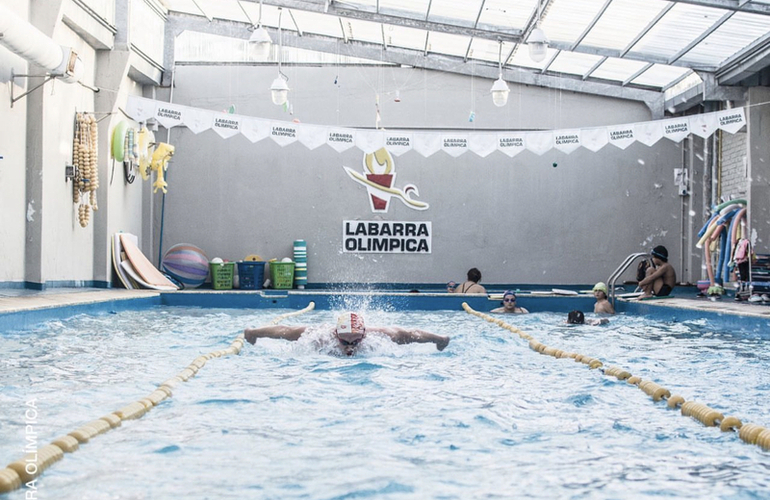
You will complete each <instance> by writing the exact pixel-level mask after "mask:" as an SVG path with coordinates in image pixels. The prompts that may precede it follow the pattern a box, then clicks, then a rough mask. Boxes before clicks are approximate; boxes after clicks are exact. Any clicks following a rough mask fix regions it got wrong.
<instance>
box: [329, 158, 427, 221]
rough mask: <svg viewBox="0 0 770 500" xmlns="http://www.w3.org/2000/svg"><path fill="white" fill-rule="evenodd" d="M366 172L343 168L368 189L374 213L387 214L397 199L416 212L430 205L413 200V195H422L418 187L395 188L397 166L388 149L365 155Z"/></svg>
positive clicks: (410, 185) (412, 185)
mask: <svg viewBox="0 0 770 500" xmlns="http://www.w3.org/2000/svg"><path fill="white" fill-rule="evenodd" d="M363 164H364V171H363V173H362V174H361V173H358V172H356V171H355V170H353V169H352V168H348V167H345V166H343V167H342V168H344V169H345V172H347V174H348V175H349V176H350V178H351V179H353V180H354V181H356V182H358V183H359V184H361V185H363V186H364V187H366V191H367V193H368V194H369V204H370V205H371V207H372V212H387V211H388V207H389V206H390V199H391V198H393V197H395V198H397V199H399V200H401V201H402V202H403V203H404V204H405V205H406V206H407V207H409V208H413V209H414V210H426V209H427V208H428V207H429V206H430V205H428V204H427V203H425V202H424V201H418V200H413V199H412V193H414V194H415V195H416V196H419V195H420V192H419V191H418V190H417V186H415V185H414V184H407V185H406V186H404V188H403V189H398V188H395V187H393V185H394V184H395V182H396V173H395V172H394V167H395V164H394V162H393V157H392V156H391V155H390V153H389V152H388V150H387V149H385V148H380V149H378V150H377V151H375V152H374V153H367V154H365V155H364V161H363ZM378 170H379V171H381V173H378V172H377V171H378Z"/></svg>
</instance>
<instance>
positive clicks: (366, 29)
mask: <svg viewBox="0 0 770 500" xmlns="http://www.w3.org/2000/svg"><path fill="white" fill-rule="evenodd" d="M342 24H343V25H344V26H345V29H346V30H347V32H348V36H349V37H350V38H351V39H352V40H360V41H362V42H371V43H382V25H381V24H380V23H373V22H371V21H361V20H360V19H350V18H343V19H342Z"/></svg>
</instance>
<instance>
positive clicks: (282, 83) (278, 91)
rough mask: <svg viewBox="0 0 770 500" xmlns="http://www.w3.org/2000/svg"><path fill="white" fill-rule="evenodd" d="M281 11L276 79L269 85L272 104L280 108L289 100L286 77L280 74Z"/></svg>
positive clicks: (279, 10) (280, 11)
mask: <svg viewBox="0 0 770 500" xmlns="http://www.w3.org/2000/svg"><path fill="white" fill-rule="evenodd" d="M282 15H283V9H281V8H280V7H279V8H278V77H277V78H276V79H275V80H273V84H272V85H270V98H271V99H272V100H273V104H275V105H278V106H281V105H283V104H286V101H287V100H288V99H289V90H291V89H289V84H288V83H287V81H288V79H289V78H288V77H287V76H286V75H284V74H283V73H282V72H281V58H282V57H283V35H282V33H281V16H282Z"/></svg>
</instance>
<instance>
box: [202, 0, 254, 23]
mask: <svg viewBox="0 0 770 500" xmlns="http://www.w3.org/2000/svg"><path fill="white" fill-rule="evenodd" d="M196 2H197V3H198V5H200V8H201V9H202V10H203V11H204V12H205V13H206V14H208V15H209V16H211V17H213V18H216V19H230V20H233V21H241V22H248V21H247V19H246V14H244V13H243V10H242V9H241V8H240V6H238V2H236V1H235V0H196ZM198 12H199V13H200V11H198Z"/></svg>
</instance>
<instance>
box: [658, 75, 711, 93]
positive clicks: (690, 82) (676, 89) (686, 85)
mask: <svg viewBox="0 0 770 500" xmlns="http://www.w3.org/2000/svg"><path fill="white" fill-rule="evenodd" d="M701 83H703V80H701V77H700V76H698V73H695V72H692V73H690V75H688V76H687V77H685V79H684V80H682V81H681V82H679V83H677V84H676V85H674V86H673V87H671V88H669V89H666V91H665V92H664V94H663V95H664V96H665V98H666V99H671V98H673V97H675V96H678V95H679V94H681V93H682V92H684V91H686V90H688V89H690V88H692V87H695V86H696V85H699V84H701Z"/></svg>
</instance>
